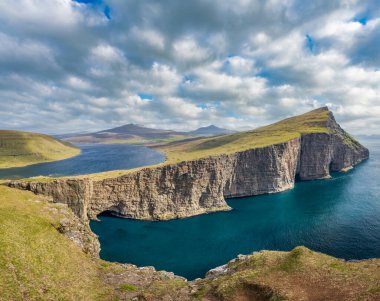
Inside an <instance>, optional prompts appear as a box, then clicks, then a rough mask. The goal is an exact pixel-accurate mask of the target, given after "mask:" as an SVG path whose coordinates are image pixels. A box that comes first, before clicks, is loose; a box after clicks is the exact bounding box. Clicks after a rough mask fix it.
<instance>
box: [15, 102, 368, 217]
mask: <svg viewBox="0 0 380 301" xmlns="http://www.w3.org/2000/svg"><path fill="white" fill-rule="evenodd" d="M307 114H309V115H307ZM307 114H305V115H301V116H297V117H294V118H291V119H287V120H285V121H283V122H280V123H277V124H274V125H272V126H269V127H268V128H266V130H265V132H264V134H261V136H259V134H260V133H263V132H262V129H258V130H257V131H252V132H247V133H248V134H246V135H245V136H243V137H244V139H247V137H251V136H252V137H253V139H258V141H261V140H263V139H267V137H265V136H264V135H265V134H266V135H272V136H273V137H276V139H274V140H273V141H276V143H273V144H270V143H268V142H267V140H265V143H266V144H268V145H264V144H263V146H260V145H261V144H259V146H257V145H255V146H252V147H251V148H248V149H246V148H247V146H246V145H245V147H244V148H243V149H242V150H241V151H234V152H231V153H228V152H227V153H224V154H223V153H222V154H219V153H217V152H215V153H214V154H213V153H212V152H211V156H208V157H201V158H196V159H193V160H186V161H183V162H179V163H174V164H166V165H163V166H158V167H151V168H144V169H141V170H137V171H134V172H129V173H126V174H125V175H122V176H119V177H116V178H109V179H103V180H93V179H91V178H90V177H87V178H75V179H56V180H52V181H47V182H38V181H36V182H33V181H32V182H22V181H20V182H17V181H16V182H11V183H9V186H11V187H15V188H21V189H26V190H30V191H32V192H34V193H37V194H43V195H48V196H51V197H52V198H53V200H54V202H59V203H65V204H67V205H68V206H69V207H70V208H72V210H73V211H74V213H75V214H76V215H77V216H78V217H80V218H81V219H83V220H87V218H96V216H97V215H98V214H99V213H101V212H103V211H105V210H110V211H112V212H114V213H115V214H117V215H120V216H123V217H128V218H135V219H147V220H163V219H171V218H180V217H186V216H192V215H197V214H202V213H207V212H212V211H220V210H228V209H229V207H228V205H227V204H226V202H225V200H224V199H225V198H231V197H242V196H253V195H259V194H264V193H274V192H279V191H284V190H287V189H290V188H292V187H293V186H294V184H295V179H296V178H299V179H300V180H313V179H321V178H327V177H329V176H330V172H333V171H341V170H345V169H347V168H350V167H352V166H354V165H356V164H358V163H359V162H361V161H363V160H365V159H367V158H368V156H369V152H368V150H367V149H366V148H365V147H363V146H362V145H360V144H359V143H358V142H357V141H355V140H354V139H353V138H352V137H351V136H349V135H348V134H347V133H346V132H345V131H344V130H343V129H341V127H340V126H339V125H338V124H337V123H336V121H335V119H334V116H333V114H332V113H331V112H330V111H328V109H327V108H322V109H319V110H316V111H312V112H310V113H307ZM313 118H314V119H313ZM310 120H311V121H310ZM316 120H317V121H316ZM301 121H302V123H301ZM306 126H307V127H306ZM278 128H280V129H281V131H280V132H275V131H274V129H277V131H278ZM260 131H261V132H260ZM258 133H259V134H258ZM268 133H269V134H268ZM239 135H240V136H239ZM249 135H251V136H249ZM225 137H227V138H225ZM236 137H237V138H236ZM241 137H242V135H241V134H240V133H239V134H233V135H228V136H223V137H222V138H215V139H214V140H207V141H203V142H202V145H205V143H206V145H207V147H208V145H210V143H211V144H218V145H220V141H225V140H220V139H227V140H228V141H237V139H238V138H239V139H240V138H241ZM218 139H219V140H218ZM260 139H261V140H260ZM282 140H283V141H282ZM210 141H211V142H210ZM215 141H216V142H215ZM278 141H280V142H278ZM253 142H255V141H253ZM233 143H235V144H231V147H236V145H237V144H236V142H233ZM249 143H252V142H249ZM181 147H182V148H183V145H182V146H181ZM191 147H193V146H191ZM202 147H203V146H202ZM188 148H190V147H188ZM232 149H233V148H232ZM194 153H196V152H194ZM169 161H170V160H169Z"/></svg>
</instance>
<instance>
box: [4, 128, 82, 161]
mask: <svg viewBox="0 0 380 301" xmlns="http://www.w3.org/2000/svg"><path fill="white" fill-rule="evenodd" d="M79 153H80V150H79V149H78V148H76V147H74V146H73V145H71V144H69V143H67V142H63V141H60V140H58V139H55V138H53V137H50V136H47V135H43V134H36V133H29V132H19V131H7V130H0V168H10V167H21V166H26V165H31V164H35V163H42V162H49V161H56V160H63V159H67V158H70V157H72V156H75V155H77V154H79Z"/></svg>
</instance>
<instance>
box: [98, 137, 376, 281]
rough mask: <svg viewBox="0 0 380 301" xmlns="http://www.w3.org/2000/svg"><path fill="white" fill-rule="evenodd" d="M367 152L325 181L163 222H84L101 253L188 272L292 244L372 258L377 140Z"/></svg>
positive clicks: (343, 255)
mask: <svg viewBox="0 0 380 301" xmlns="http://www.w3.org/2000/svg"><path fill="white" fill-rule="evenodd" d="M365 142H367V143H365V144H366V145H367V146H368V147H369V148H370V152H371V159H370V160H368V161H366V162H365V163H363V164H361V165H359V166H357V167H356V168H355V169H354V170H352V171H351V172H349V173H346V174H335V175H334V178H333V179H331V180H323V181H310V182H299V183H297V184H296V187H295V188H294V189H293V190H290V191H287V192H283V193H278V194H270V195H263V196H256V197H247V198H239V199H231V200H228V204H229V205H230V206H231V207H232V208H233V210H232V211H229V212H220V213H213V214H209V215H202V216H196V217H192V218H187V219H181V220H171V221H165V222H148V221H136V220H129V219H122V218H116V217H111V216H100V220H101V222H91V228H92V229H93V231H94V232H95V233H96V234H98V235H99V237H100V243H101V247H102V250H101V253H100V255H101V257H102V258H103V259H106V260H110V261H119V262H128V263H133V264H136V265H139V266H154V267H156V268H157V269H163V270H167V271H172V272H174V273H176V274H178V275H182V276H184V277H186V278H188V279H194V278H196V277H202V276H204V274H205V272H206V271H208V270H209V269H211V268H213V267H216V266H219V265H222V264H224V263H226V262H227V261H228V260H230V259H232V258H234V257H236V255H238V254H239V253H242V254H248V253H251V252H253V251H257V250H262V249H268V250H290V249H292V248H294V247H295V246H298V245H304V246H307V247H309V248H311V249H313V250H316V251H320V252H324V253H327V254H330V255H333V256H336V257H340V258H345V259H364V258H371V257H380V142H376V141H365Z"/></svg>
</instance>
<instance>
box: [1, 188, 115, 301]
mask: <svg viewBox="0 0 380 301" xmlns="http://www.w3.org/2000/svg"><path fill="white" fill-rule="evenodd" d="M60 208H61V207H60V206H58V205H56V204H47V203H46V200H45V199H44V198H42V197H39V196H35V195H33V194H32V193H29V192H25V191H19V190H15V189H11V188H7V187H5V186H0V220H1V223H0V296H1V300H4V301H5V300H108V298H107V297H106V296H107V295H109V293H110V288H109V287H107V286H106V285H104V283H102V282H101V280H100V278H99V272H98V270H99V268H98V263H97V262H96V261H94V260H92V259H91V258H90V257H88V256H87V255H86V254H84V253H83V252H82V251H81V249H79V248H78V247H77V246H76V245H74V244H73V243H72V242H71V241H70V240H69V239H67V238H66V237H65V236H63V235H62V234H60V233H59V232H58V231H57V227H58V225H59V221H60V219H61V218H63V217H64V214H63V213H62V212H61V210H60Z"/></svg>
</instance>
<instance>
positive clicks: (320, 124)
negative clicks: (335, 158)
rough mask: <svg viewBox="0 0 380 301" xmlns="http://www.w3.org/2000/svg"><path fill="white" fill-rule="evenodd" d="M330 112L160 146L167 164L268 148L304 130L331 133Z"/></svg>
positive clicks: (322, 111) (308, 114) (321, 110)
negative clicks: (248, 129) (328, 124)
mask: <svg viewBox="0 0 380 301" xmlns="http://www.w3.org/2000/svg"><path fill="white" fill-rule="evenodd" d="M330 114H331V113H330V111H329V110H328V108H326V107H325V108H320V109H317V110H314V111H311V112H308V113H305V114H302V115H299V116H295V117H291V118H288V119H285V120H282V121H279V122H277V123H274V124H271V125H268V126H264V127H261V128H258V129H255V130H252V131H247V132H240V133H236V134H231V135H225V136H220V137H214V138H204V139H196V140H192V141H185V142H174V143H171V144H168V145H166V146H162V147H160V149H161V150H162V151H163V152H164V153H165V154H166V155H167V162H168V163H177V162H180V161H187V160H194V159H199V158H203V157H208V156H214V155H220V154H230V153H234V152H239V151H244V150H248V149H252V148H259V147H265V146H269V145H272V144H277V143H282V142H286V141H289V140H291V139H294V138H297V137H299V136H300V135H301V134H302V133H326V132H328V131H329V129H328V127H327V122H328V120H329V117H330Z"/></svg>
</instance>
